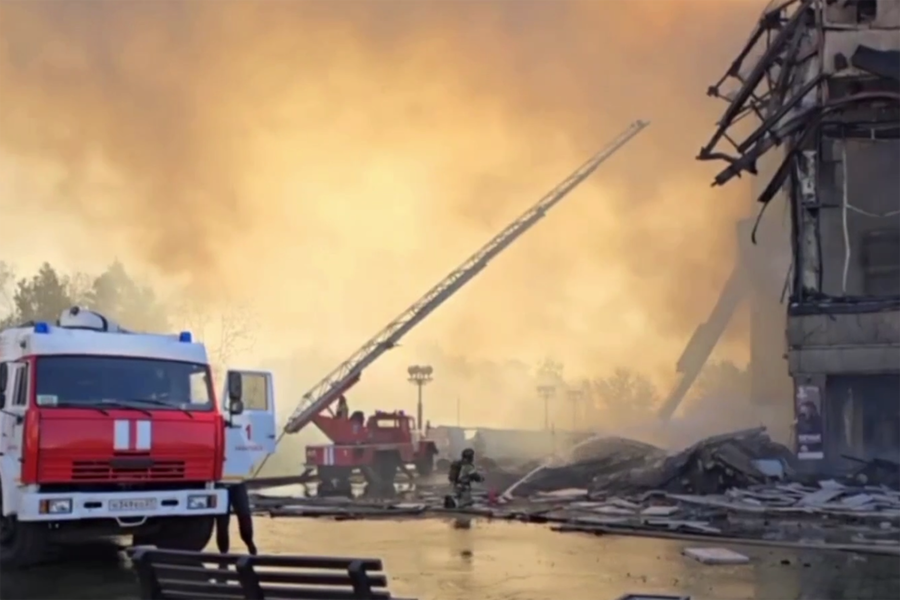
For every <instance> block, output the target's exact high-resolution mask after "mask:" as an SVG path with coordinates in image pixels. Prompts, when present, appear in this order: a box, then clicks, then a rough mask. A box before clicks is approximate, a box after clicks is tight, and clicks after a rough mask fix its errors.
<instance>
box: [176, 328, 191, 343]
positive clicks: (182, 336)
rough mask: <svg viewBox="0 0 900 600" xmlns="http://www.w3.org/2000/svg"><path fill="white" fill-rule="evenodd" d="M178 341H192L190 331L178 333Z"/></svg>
mask: <svg viewBox="0 0 900 600" xmlns="http://www.w3.org/2000/svg"><path fill="white" fill-rule="evenodd" d="M178 341H179V342H184V343H186V344H190V343H191V342H192V341H193V338H192V337H191V332H190V331H182V332H181V333H179V334H178Z"/></svg>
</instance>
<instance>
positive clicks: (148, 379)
mask: <svg viewBox="0 0 900 600" xmlns="http://www.w3.org/2000/svg"><path fill="white" fill-rule="evenodd" d="M35 382H36V389H35V398H36V400H37V403H38V405H40V406H72V405H84V406H101V405H103V404H113V403H123V404H129V405H134V406H137V405H141V404H143V406H142V408H146V409H148V410H157V409H162V410H166V409H167V408H171V410H212V408H213V390H212V382H211V379H210V373H209V368H208V367H207V366H206V365H203V364H194V363H186V362H178V361H172V360H157V359H147V358H122V357H113V356H43V357H40V358H38V359H37V365H36V371H35ZM167 405H168V406H167Z"/></svg>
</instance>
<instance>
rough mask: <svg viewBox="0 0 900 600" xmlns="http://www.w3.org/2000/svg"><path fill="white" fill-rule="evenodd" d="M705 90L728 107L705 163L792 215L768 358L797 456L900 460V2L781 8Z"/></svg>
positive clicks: (818, 462) (844, 0)
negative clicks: (776, 332) (746, 177)
mask: <svg viewBox="0 0 900 600" xmlns="http://www.w3.org/2000/svg"><path fill="white" fill-rule="evenodd" d="M709 92H710V94H711V95H713V96H717V97H720V98H723V99H724V100H726V102H727V108H726V110H725V112H724V114H723V116H722V119H721V121H720V122H719V126H718V127H717V129H716V131H715V133H714V135H713V137H712V139H711V140H710V142H709V144H707V145H706V146H705V147H704V148H703V149H702V150H701V154H700V156H699V158H700V159H701V160H719V161H723V162H724V163H725V164H726V166H725V168H724V169H723V170H722V171H721V172H720V173H719V175H718V176H717V178H716V184H719V185H723V184H725V183H727V182H728V181H729V180H731V179H732V178H735V177H737V176H740V175H741V174H743V173H750V174H752V175H757V176H758V177H759V179H760V181H759V182H758V192H759V193H758V197H757V199H758V201H759V202H760V208H761V210H763V211H765V210H767V209H768V208H769V207H770V205H772V204H774V203H776V202H779V201H781V202H783V204H784V206H785V207H786V209H787V212H788V214H789V222H790V226H789V228H786V229H785V233H784V235H785V236H787V238H788V241H789V243H790V248H791V253H790V254H791V256H792V261H791V268H790V274H789V275H788V277H787V280H786V290H785V291H786V294H785V296H786V301H785V304H784V310H785V317H786V318H785V321H784V325H785V329H786V335H785V338H784V340H785V343H784V344H783V345H781V347H772V348H771V350H770V351H771V352H772V353H774V354H776V355H785V356H786V358H787V361H786V366H787V369H788V371H789V374H790V376H791V378H792V379H793V383H794V408H795V412H796V421H795V424H794V443H795V444H796V447H797V452H798V457H799V458H800V459H803V460H805V461H808V463H807V464H808V465H810V467H811V468H821V469H822V470H830V469H833V468H843V467H848V466H850V465H852V464H854V460H853V459H854V458H857V459H867V458H872V457H882V458H893V459H894V460H897V458H898V455H900V2H898V1H897V0H788V1H787V2H783V3H781V4H780V5H777V6H774V7H773V8H771V9H770V10H768V11H767V12H765V13H764V14H763V15H762V17H761V19H760V21H759V23H758V24H757V27H756V28H755V30H754V32H753V34H752V35H751V38H750V41H749V42H748V44H747V46H746V48H745V49H744V51H743V52H742V53H741V54H740V55H739V56H738V57H737V58H736V59H735V61H734V63H733V64H732V65H731V67H730V68H729V70H728V73H727V74H726V75H725V77H723V78H722V80H721V81H720V82H718V83H717V84H716V85H715V86H713V87H711V88H710V90H709ZM745 116H748V117H751V118H750V119H747V120H743V121H742V118H743V117H745ZM750 121H755V122H754V123H753V124H752V125H750V126H748V125H747V123H748V122H750ZM763 161H765V162H766V163H767V164H772V165H774V166H773V167H772V168H771V169H768V168H767V169H765V173H763V169H761V168H759V165H761V164H763ZM755 352H756V353H757V354H759V353H760V352H763V353H765V351H764V350H760V349H756V351H755ZM848 457H852V458H848Z"/></svg>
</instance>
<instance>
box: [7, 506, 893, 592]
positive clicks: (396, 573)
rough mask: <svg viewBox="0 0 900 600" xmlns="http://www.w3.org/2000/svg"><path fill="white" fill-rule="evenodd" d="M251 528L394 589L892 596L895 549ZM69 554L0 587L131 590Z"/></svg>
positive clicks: (107, 568) (283, 549) (486, 528)
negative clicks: (700, 550)
mask: <svg viewBox="0 0 900 600" xmlns="http://www.w3.org/2000/svg"><path fill="white" fill-rule="evenodd" d="M256 527H257V531H258V534H257V538H258V543H259V545H260V547H261V549H263V551H266V552H272V553H290V552H295V553H304V554H339V555H357V556H377V557H380V558H382V559H383V560H384V562H385V565H386V568H387V570H388V573H389V576H390V578H391V580H392V582H393V590H392V591H393V592H394V593H395V594H396V595H399V596H404V595H405V596H408V597H417V598H420V599H421V600H461V599H463V598H465V599H466V600H500V599H503V600H560V599H563V598H564V599H566V600H582V599H583V600H605V599H607V598H609V599H610V600H613V599H615V598H618V597H619V596H621V595H622V594H625V593H629V592H632V593H633V592H656V593H668V594H684V595H690V596H692V598H693V599H694V600H704V599H708V600H713V599H715V600H745V599H748V600H749V599H755V598H759V599H764V600H775V599H780V598H784V599H809V600H813V599H815V600H822V599H835V600H841V599H848V600H851V599H852V600H863V599H873V600H883V599H885V598H898V597H900V569H898V567H900V564H898V561H897V560H896V559H895V558H882V557H854V556H851V555H846V554H838V555H835V554H828V555H825V554H815V555H813V554H810V555H802V554H801V555H798V554H796V553H793V552H790V553H789V552H780V551H771V550H767V549H760V548H740V547H733V548H734V549H736V550H738V551H740V552H743V553H744V554H747V555H749V556H751V558H752V561H751V563H750V564H749V565H742V566H737V567H730V566H729V567H716V566H703V565H699V564H697V563H695V562H693V561H691V560H688V559H686V558H684V557H682V556H681V554H680V553H681V548H682V547H683V546H684V543H681V542H672V541H659V540H648V539H639V538H626V537H612V536H607V537H593V536H585V535H580V534H560V533H554V532H552V531H550V530H549V529H546V528H543V527H538V526H529V525H520V524H509V523H487V522H475V524H474V525H473V527H472V528H471V529H457V528H454V527H453V526H452V522H450V521H442V520H419V521H408V522H397V521H346V522H338V523H336V522H332V521H315V520H308V519H289V518H280V519H264V518H261V519H257V521H256ZM234 539H235V540H237V539H239V538H238V537H237V535H236V533H235V536H234ZM68 558H69V561H68V562H67V563H65V565H64V566H63V565H59V566H50V567H44V568H40V569H35V570H32V571H29V572H24V573H14V572H4V573H3V577H2V579H0V598H3V599H10V600H11V599H15V598H33V599H38V598H41V599H43V598H48V599H63V598H68V599H72V598H76V599H82V598H84V599H88V598H91V599H96V600H107V599H108V600H112V599H122V600H124V599H131V598H134V597H135V593H136V589H135V587H136V586H135V584H134V579H133V577H132V575H131V573H130V571H129V570H128V568H127V565H126V564H125V563H124V562H123V561H122V560H121V559H120V557H119V555H118V554H117V553H116V549H115V548H114V547H110V546H100V547H92V548H79V549H77V550H75V552H74V554H69V557H68ZM76 559H77V560H76Z"/></svg>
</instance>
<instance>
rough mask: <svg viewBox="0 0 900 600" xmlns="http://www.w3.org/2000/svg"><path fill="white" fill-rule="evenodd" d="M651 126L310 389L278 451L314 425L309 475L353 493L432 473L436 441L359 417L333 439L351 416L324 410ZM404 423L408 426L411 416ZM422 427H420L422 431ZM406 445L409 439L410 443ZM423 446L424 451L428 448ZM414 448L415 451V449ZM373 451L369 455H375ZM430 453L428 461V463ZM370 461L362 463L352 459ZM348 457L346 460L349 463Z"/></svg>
mask: <svg viewBox="0 0 900 600" xmlns="http://www.w3.org/2000/svg"><path fill="white" fill-rule="evenodd" d="M648 125H649V122H648V121H643V120H638V121H635V122H634V123H632V124H631V125H630V126H629V127H628V128H627V129H625V131H623V132H622V133H620V134H619V135H618V136H617V137H616V138H614V139H613V140H612V141H611V142H610V143H609V144H608V145H607V146H606V147H604V148H603V149H602V150H600V151H599V152H598V153H597V154H595V155H594V156H593V157H591V158H590V159H589V160H588V161H587V162H585V163H584V164H583V165H582V166H581V167H579V168H578V169H577V170H575V171H574V172H573V173H572V174H571V175H569V176H568V177H567V178H566V179H564V180H563V181H562V182H561V183H559V184H558V185H557V186H556V187H555V188H553V189H552V190H551V191H550V192H549V193H547V194H546V195H545V196H544V197H543V198H541V199H540V200H539V201H538V202H537V203H535V204H534V205H533V206H531V207H530V208H529V209H528V210H526V211H525V212H524V213H523V214H522V215H521V216H520V217H518V218H517V219H516V220H514V221H513V222H512V223H510V224H509V225H507V226H506V227H505V228H504V229H503V230H502V231H501V232H500V233H498V234H497V235H496V236H494V237H493V238H492V239H491V240H490V241H488V243H487V244H485V245H484V246H483V247H482V248H481V249H479V250H478V251H477V252H475V253H474V254H473V255H471V256H470V257H469V258H468V259H467V260H466V261H465V262H463V263H462V264H461V265H460V266H459V267H457V268H456V269H454V270H453V271H452V272H451V273H450V274H449V275H447V276H446V277H445V278H444V279H442V280H441V281H440V282H439V283H438V284H437V285H435V286H434V287H432V288H431V289H430V290H429V291H428V292H426V293H425V295H424V296H422V297H421V298H419V300H417V301H416V302H414V303H413V304H412V305H411V306H410V307H409V308H407V309H406V310H404V311H403V312H402V313H400V315H399V316H398V317H396V318H395V319H394V320H392V321H391V322H390V323H388V324H387V326H386V327H384V329H382V330H381V331H379V332H378V333H377V334H375V335H374V336H373V337H372V338H371V339H369V340H368V341H367V342H366V343H365V344H363V345H362V347H360V348H359V349H358V350H356V351H355V352H354V353H353V354H351V355H350V357H349V358H347V359H346V360H345V361H343V362H342V363H340V364H339V365H338V366H337V367H336V368H335V369H334V370H333V371H331V372H330V373H328V374H327V375H326V376H325V377H324V378H322V380H321V381H319V382H318V383H316V384H315V385H314V386H313V387H312V389H310V390H309V391H308V392H307V393H305V394H304V395H303V397H302V401H301V402H300V404H299V405H298V406H297V408H296V409H295V410H294V412H293V413H292V414H291V416H290V417H289V418H288V420H287V423H286V424H285V426H284V429H283V431H282V432H281V435H280V436H279V437H278V440H277V441H276V444H277V443H278V442H280V441H281V439H282V438H283V437H284V436H285V435H286V434H293V433H297V432H298V431H300V430H301V429H303V428H304V427H306V426H307V425H309V424H310V423H314V424H315V425H317V426H318V427H319V429H321V430H322V432H323V433H324V434H325V435H326V436H328V437H329V439H331V441H332V442H334V443H333V444H327V445H320V446H310V447H308V448H307V450H306V461H307V467H308V468H315V469H316V471H317V475H318V478H319V480H320V481H322V482H325V483H327V484H328V487H329V488H331V487H332V485H334V486H336V487H340V488H343V489H344V490H347V489H349V476H350V474H351V472H352V471H353V470H355V469H357V468H358V469H360V470H361V471H362V472H363V475H364V476H365V477H366V481H367V483H368V484H370V485H371V484H373V483H374V484H376V486H377V487H378V488H380V489H385V488H386V487H391V488H392V487H393V481H394V476H395V474H396V471H397V469H404V468H405V465H404V464H403V463H405V462H407V459H406V458H405V457H407V456H412V457H413V458H412V459H411V460H410V461H409V462H412V463H413V465H414V467H415V469H416V470H417V471H418V472H419V473H420V474H421V473H423V472H425V473H427V472H430V471H431V468H429V461H430V460H433V454H434V453H436V447H435V445H434V443H433V442H431V443H429V442H428V441H427V440H422V439H417V436H416V435H415V433H416V432H415V431H412V430H413V429H415V428H414V427H407V428H406V429H407V430H409V431H410V432H411V433H410V434H409V435H407V436H404V437H403V439H393V440H389V441H388V440H384V439H377V438H375V439H373V436H370V435H368V434H367V432H365V431H361V430H360V427H364V426H365V425H364V424H363V423H362V419H360V418H359V417H360V415H359V414H358V413H355V414H354V415H353V417H355V418H356V421H357V422H358V427H357V429H356V430H355V432H354V434H353V435H348V436H344V435H335V432H346V431H347V430H348V427H344V426H343V425H342V424H341V423H337V422H336V421H339V420H344V419H349V418H352V417H350V416H348V415H346V414H340V411H338V414H336V415H328V414H327V413H326V412H325V411H326V410H329V409H330V407H331V405H332V404H334V403H335V402H337V401H338V399H339V398H343V397H344V394H345V393H346V392H347V391H348V390H349V389H350V388H352V387H353V386H354V385H355V384H356V383H357V382H358V381H359V379H360V376H361V375H362V372H363V370H364V369H365V368H366V367H368V366H369V365H371V364H372V363H374V362H375V361H376V360H378V358H379V357H380V356H381V355H382V354H384V353H385V352H387V351H388V350H390V349H391V348H393V347H394V346H396V345H397V344H398V342H399V341H400V340H401V338H403V336H404V335H406V334H407V333H409V332H410V331H411V330H412V329H413V328H414V327H415V326H416V325H418V324H419V323H421V322H422V321H423V320H424V319H425V318H426V317H427V316H428V315H429V314H431V313H432V312H433V311H434V310H435V309H437V308H438V307H439V306H440V305H441V304H443V303H444V302H446V301H447V300H448V299H450V297H452V296H453V295H454V294H455V293H456V292H458V291H459V290H460V289H461V288H462V287H463V286H464V285H465V284H466V283H468V282H469V281H471V280H472V279H473V278H474V277H475V276H476V275H477V274H478V273H480V272H481V271H482V270H483V269H484V268H485V267H486V266H487V265H488V263H489V262H490V261H491V259H493V258H494V257H496V256H497V255H499V254H500V253H501V252H503V251H504V250H505V249H506V248H508V247H509V246H510V245H511V244H512V243H513V242H514V241H516V240H517V239H518V238H519V237H520V236H521V235H522V234H524V233H525V232H526V231H528V230H529V229H531V227H532V226H534V224H535V223H537V222H538V221H540V220H541V219H542V218H543V217H544V216H545V215H546V214H547V212H548V211H549V210H550V209H551V208H553V207H554V206H556V205H557V204H558V203H559V202H560V201H561V200H562V199H563V198H565V197H566V196H567V195H568V194H569V192H571V191H572V190H573V189H575V188H576V187H577V186H578V185H579V184H580V183H581V182H583V181H584V180H585V179H587V178H588V177H589V176H590V175H591V174H592V173H593V172H594V171H595V170H596V169H597V168H598V167H599V166H600V165H601V164H602V163H603V162H604V161H605V160H606V159H608V158H609V157H611V156H612V155H613V154H615V153H616V152H617V151H618V150H619V149H620V148H622V147H623V146H624V145H625V144H627V143H628V142H629V141H630V140H631V139H632V138H634V137H635V136H637V135H638V134H639V133H640V132H641V131H643V130H644V129H645V128H646V127H647V126H648ZM380 414H381V415H391V416H392V417H404V415H401V414H400V413H380ZM405 420H406V423H407V424H408V425H409V424H410V421H409V418H408V417H407V418H406V419H405ZM418 425H419V427H421V426H422V424H421V423H420V424H418ZM407 438H408V439H407ZM423 444H424V446H423ZM410 446H411V447H410ZM370 450H371V452H370ZM424 454H428V455H429V456H427V457H426V456H423V455H424ZM362 456H364V457H365V461H364V464H360V462H359V460H354V459H353V458H352V457H362ZM342 458H346V460H343V459H342ZM264 464H265V461H263V463H262V464H260V466H259V469H257V470H256V473H254V476H255V475H256V474H258V473H259V471H260V470H261V469H262V467H263V465H264Z"/></svg>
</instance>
